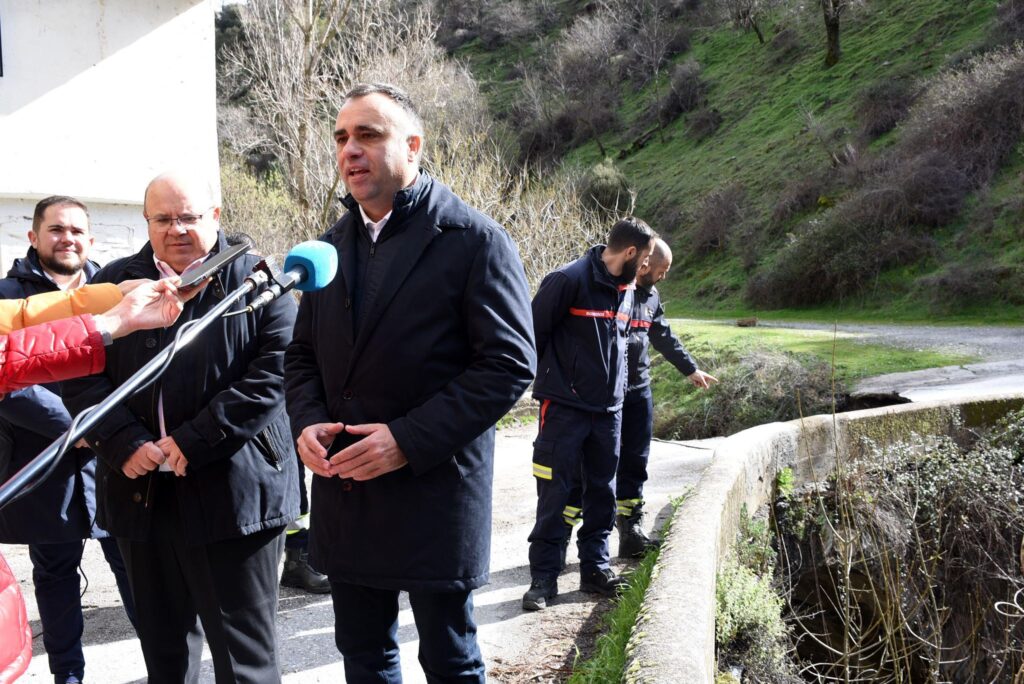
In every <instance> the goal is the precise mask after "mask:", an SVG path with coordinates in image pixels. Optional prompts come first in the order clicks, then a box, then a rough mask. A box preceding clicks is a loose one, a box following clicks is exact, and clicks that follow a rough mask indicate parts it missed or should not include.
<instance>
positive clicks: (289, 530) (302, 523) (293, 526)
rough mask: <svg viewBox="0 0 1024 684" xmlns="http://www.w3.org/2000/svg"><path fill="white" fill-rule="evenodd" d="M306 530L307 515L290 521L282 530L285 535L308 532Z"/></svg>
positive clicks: (307, 525)
mask: <svg viewBox="0 0 1024 684" xmlns="http://www.w3.org/2000/svg"><path fill="white" fill-rule="evenodd" d="M308 529H309V513H304V514H303V515H300V516H299V517H298V518H296V519H295V520H292V521H291V522H290V523H288V526H287V527H285V528H284V533H285V534H295V533H296V532H301V531H302V530H308Z"/></svg>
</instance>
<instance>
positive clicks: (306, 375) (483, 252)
mask: <svg viewBox="0 0 1024 684" xmlns="http://www.w3.org/2000/svg"><path fill="white" fill-rule="evenodd" d="M345 203H346V206H347V207H348V208H349V212H348V213H347V214H345V215H344V216H343V217H342V218H341V220H340V221H338V223H336V224H335V225H334V226H333V227H332V228H331V229H330V230H329V231H327V233H326V234H325V235H324V236H323V237H322V238H321V239H322V240H324V241H326V242H328V243H330V244H333V245H334V246H335V247H336V248H337V249H338V254H339V257H340V270H339V273H338V277H337V278H335V279H334V282H333V283H331V284H330V285H328V286H327V287H326V288H325V289H323V290H321V291H319V292H314V293H310V294H305V295H303V297H302V301H301V303H300V305H299V316H298V321H297V322H296V325H295V336H294V339H293V341H292V344H291V346H289V347H288V355H287V361H286V363H285V385H286V387H287V393H288V413H289V415H290V417H291V420H292V430H293V432H294V434H295V435H296V436H297V435H298V434H299V433H300V432H301V431H302V430H303V428H305V427H307V426H309V425H312V424H315V423H324V422H334V421H341V422H343V423H346V424H362V423H387V425H388V426H389V428H390V429H391V432H392V434H393V435H394V437H395V440H396V441H397V442H398V446H399V447H400V448H401V449H402V452H403V453H404V454H405V457H406V458H407V459H408V461H409V463H408V465H407V466H405V467H403V468H400V469H398V470H396V471H394V472H391V473H387V474H385V475H383V476H380V477H377V478H375V479H372V480H367V481H363V482H351V481H343V480H341V479H339V478H336V477H333V478H323V477H314V479H313V494H312V512H311V520H312V526H311V538H312V539H311V550H310V553H311V562H312V564H313V565H314V566H315V567H316V568H317V569H319V570H321V571H322V572H325V573H327V574H328V575H329V576H330V577H331V579H333V580H340V581H346V582H351V583H354V584H361V585H366V586H373V587H379V588H385V589H425V590H435V591H445V590H466V589H473V588H476V587H479V586H481V585H483V584H485V583H486V582H487V579H488V564H489V561H490V539H491V486H492V479H493V471H494V466H493V456H494V424H495V422H496V421H497V420H498V419H499V418H500V417H501V416H502V415H504V414H505V412H506V411H508V409H509V408H510V407H511V406H512V405H513V404H514V403H515V402H516V400H517V399H518V398H519V397H520V396H521V395H522V393H523V392H524V391H525V390H526V387H527V385H529V383H530V380H531V379H532V378H533V371H534V367H535V364H536V359H535V356H534V350H533V336H532V333H531V323H530V308H529V306H530V303H529V294H528V291H527V285H526V275H525V272H524V270H523V265H522V262H521V261H520V260H519V255H518V254H517V252H516V248H515V245H514V244H513V243H512V241H511V240H510V239H509V237H508V235H507V234H506V233H505V231H504V230H502V228H501V227H500V226H499V225H497V224H496V223H495V222H494V221H493V220H491V219H489V218H488V217H486V216H484V215H483V214H481V213H479V212H477V211H475V210H474V209H472V208H470V207H469V206H467V205H466V204H465V203H464V202H462V200H460V199H459V198H458V197H456V196H455V195H454V194H453V193H452V192H451V190H449V189H448V188H447V187H446V186H444V185H443V184H441V183H440V182H438V181H436V180H433V179H432V178H431V177H430V176H428V175H427V174H425V173H421V174H420V176H419V179H418V180H417V181H416V183H415V184H414V185H413V186H411V187H409V188H406V189H405V190H402V191H401V192H399V193H397V194H396V195H395V200H394V211H393V213H392V215H391V218H390V219H389V221H388V223H387V225H386V226H385V227H384V230H383V231H382V233H381V235H380V237H379V238H378V241H377V243H376V245H373V246H372V247H371V245H370V243H369V241H368V238H366V237H365V235H364V234H363V231H364V230H365V227H364V226H363V222H362V218H361V216H360V214H359V209H358V207H357V206H356V204H355V203H354V202H353V201H352V198H351V197H348V198H346V200H345ZM371 249H372V253H371ZM357 252H358V253H357ZM378 258H380V259H384V263H385V265H386V270H383V271H378V269H377V267H376V262H375V260H376V259H378ZM358 264H363V266H361V267H357V266H358ZM357 273H362V277H361V279H359V280H360V282H357V275H356V274H357ZM356 297H359V298H360V301H361V307H360V321H359V323H358V332H357V331H356V326H357V324H356V321H355V320H354V311H353V309H354V300H355V298H356ZM354 441H355V438H354V437H353V436H351V435H345V434H342V435H339V438H338V439H337V440H336V444H335V445H334V446H332V448H331V450H330V452H331V453H334V452H336V451H337V450H338V449H340V448H342V447H344V446H347V445H348V444H351V443H353V442H354Z"/></svg>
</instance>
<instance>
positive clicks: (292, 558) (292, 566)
mask: <svg viewBox="0 0 1024 684" xmlns="http://www.w3.org/2000/svg"><path fill="white" fill-rule="evenodd" d="M281 586H282V587H294V588H295V589H302V590H303V591H307V592H309V593H310V594H327V593H329V592H330V591H331V582H330V580H328V579H327V575H321V574H320V573H319V572H317V571H316V570H314V569H313V568H311V567H310V565H309V554H308V553H307V552H306V550H305V549H289V548H285V550H284V573H283V574H282V575H281Z"/></svg>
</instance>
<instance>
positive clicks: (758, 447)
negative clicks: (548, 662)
mask: <svg viewBox="0 0 1024 684" xmlns="http://www.w3.org/2000/svg"><path fill="white" fill-rule="evenodd" d="M1022 406H1024V394H1015V395H1000V396H992V397H984V398H978V399H972V400H968V401H963V402H954V401H944V402H934V403H928V404H901V405H899V406H890V407H884V408H878V409H868V410H864V411H854V412H850V413H841V414H837V415H834V416H812V417H810V418H805V419H802V420H794V421H790V422H788V423H771V424H768V425H761V426H758V427H755V428H751V429H749V430H744V431H743V432H739V433H737V434H735V435H733V436H732V437H729V438H728V439H726V440H725V441H723V442H722V443H721V444H720V445H719V446H718V448H717V449H715V454H714V457H713V458H712V461H711V465H710V466H708V469H707V470H706V471H705V472H704V474H703V475H702V476H701V479H700V482H699V483H698V484H697V487H696V488H695V489H694V491H693V493H692V494H691V495H690V496H689V497H687V499H686V500H685V501H684V502H683V504H682V505H681V506H679V508H678V509H677V510H676V512H675V514H674V516H673V520H672V532H671V534H670V535H669V538H668V539H667V540H666V543H665V545H664V547H663V548H662V550H661V556H660V557H659V559H658V564H657V566H656V567H655V571H654V575H653V577H652V580H651V585H650V588H649V589H648V591H647V596H646V598H645V599H644V605H643V607H642V609H641V611H640V616H639V618H638V620H637V625H636V627H635V628H634V630H633V635H632V637H631V638H630V641H629V645H628V646H627V656H628V659H627V669H626V677H625V680H626V681H628V682H644V683H647V682H659V683H661V682H664V683H665V684H669V683H671V684H679V683H680V682H684V683H686V684H698V683H701V682H709V683H710V682H713V681H714V677H715V671H716V667H715V578H716V574H717V572H718V566H719V563H720V562H721V560H722V559H723V558H724V556H725V554H726V552H727V551H728V550H729V548H730V547H731V546H732V544H733V543H734V542H735V539H736V532H737V527H738V524H739V516H740V511H741V510H742V509H743V507H744V506H745V507H746V508H747V510H749V511H756V510H757V509H759V508H760V507H761V506H763V505H764V504H766V503H768V502H770V501H771V499H772V489H773V486H774V483H775V478H776V474H777V473H778V471H779V470H780V469H782V468H787V467H788V468H791V469H792V470H793V473H794V475H795V478H796V482H797V483H798V484H799V483H802V482H810V481H818V480H823V479H824V478H825V477H827V475H828V474H829V473H830V472H831V471H832V469H833V468H835V465H836V463H837V459H846V458H849V457H850V456H851V455H854V456H856V455H857V453H858V452H859V451H860V450H861V449H863V448H865V440H866V439H869V440H870V441H871V442H873V443H875V444H877V445H887V444H893V443H896V442H901V441H905V440H906V439H907V438H908V437H909V436H910V435H911V434H919V435H924V434H936V435H937V434H949V433H950V432H951V429H952V426H953V422H954V420H955V417H956V416H957V414H959V415H960V416H961V419H962V420H963V422H964V423H965V424H966V425H967V426H968V427H972V426H984V425H989V424H991V423H992V422H994V421H995V420H996V419H998V418H1000V417H1001V416H1003V415H1005V414H1006V413H1008V412H1009V411H1011V410H1015V409H1018V408H1020V407H1022Z"/></svg>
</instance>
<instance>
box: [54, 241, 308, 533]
mask: <svg viewBox="0 0 1024 684" xmlns="http://www.w3.org/2000/svg"><path fill="white" fill-rule="evenodd" d="M223 247H224V238H223V234H221V235H220V236H219V239H218V244H217V247H215V249H216V250H219V249H222V248H223ZM257 261H258V257H255V256H250V255H246V256H244V257H242V258H240V259H238V260H236V261H235V262H234V263H232V264H231V265H229V266H228V267H227V268H225V269H224V270H223V271H221V272H220V273H219V274H218V275H217V276H215V277H214V279H213V282H211V283H210V284H209V285H207V286H206V288H205V289H204V290H203V291H202V292H200V293H199V294H198V295H197V296H196V297H195V298H194V299H192V300H191V301H190V302H188V303H187V304H186V305H185V310H184V312H183V313H182V314H181V317H180V318H179V319H178V321H177V323H175V325H174V326H172V327H171V328H168V329H162V330H144V331H139V332H136V333H133V334H131V335H128V336H127V337H123V338H121V339H119V340H115V341H114V343H113V344H112V345H111V346H110V347H109V348H108V351H107V365H106V369H105V371H104V372H103V373H102V374H100V375H95V376H92V377H90V378H83V379H80V380H70V381H68V382H65V383H64V401H65V403H66V404H67V406H68V408H69V409H71V411H72V412H73V413H77V412H78V411H81V410H83V409H84V408H86V407H87V406H91V405H93V404H95V403H97V402H98V401H100V400H102V399H103V398H104V397H106V396H107V395H108V394H109V393H110V391H111V390H112V389H113V388H114V387H116V386H118V385H120V384H121V383H123V382H124V381H125V380H127V379H128V378H129V377H130V376H131V375H132V374H133V373H134V372H135V371H136V370H138V369H139V368H141V367H142V366H143V365H144V364H145V363H146V362H148V361H149V360H150V359H152V358H153V357H154V356H155V355H156V354H157V353H158V352H159V351H160V349H162V348H164V347H166V346H167V345H169V344H170V343H171V341H172V340H173V339H174V335H175V333H176V332H177V330H178V328H180V327H181V326H182V325H183V324H184V323H186V322H188V321H191V320H194V319H198V318H201V317H202V315H203V314H204V313H206V312H207V311H209V310H210V309H211V308H213V307H214V306H216V305H217V303H218V302H220V301H222V300H223V299H224V296H225V293H230V292H233V291H234V290H236V289H237V288H238V287H239V286H241V285H242V282H243V280H244V278H245V277H246V276H247V275H249V273H250V272H251V271H252V267H253V265H254V264H255V263H256V262H257ZM157 277H159V275H158V272H157V270H156V266H155V264H154V263H153V248H152V247H151V246H150V245H148V244H147V245H146V246H145V247H143V248H142V250H140V251H139V252H138V253H137V254H135V255H133V256H130V257H126V258H124V259H119V260H117V261H115V262H113V263H111V264H110V265H108V266H106V267H104V268H103V269H101V270H100V272H99V273H97V274H96V281H97V282H120V281H122V280H128V279H132V278H157ZM251 298H252V295H251V294H250V295H248V296H247V297H246V299H247V300H248V299H251ZM243 306H244V304H243V303H241V302H240V303H238V304H237V305H236V307H235V308H234V309H233V310H237V309H241V308H242V307H243ZM294 321H295V302H294V301H293V300H292V298H291V297H280V298H278V299H277V300H276V301H274V302H273V303H272V304H270V305H269V306H267V307H266V308H264V309H260V310H259V311H257V312H256V313H254V314H253V313H250V314H246V315H241V316H232V317H230V318H226V319H224V320H223V321H221V322H218V323H216V324H214V325H212V326H210V327H209V328H207V329H206V330H204V331H203V332H202V333H201V334H200V335H199V337H198V338H197V339H196V340H195V341H194V342H193V343H192V344H190V345H188V346H186V347H184V348H183V349H182V350H181V351H180V352H179V353H178V354H177V355H176V356H175V357H174V360H173V361H172V362H171V364H170V367H169V368H168V369H167V371H166V372H165V373H164V374H163V376H161V378H160V380H158V381H157V382H156V383H155V384H153V385H151V386H150V387H148V388H146V389H144V390H143V391H141V392H140V393H138V394H136V395H135V396H134V397H132V398H131V399H129V400H128V401H127V402H125V403H124V404H122V405H121V406H119V407H117V408H115V409H114V410H112V411H111V412H110V413H109V414H108V415H107V417H106V418H105V419H104V420H102V421H101V422H100V423H99V424H98V425H97V426H96V427H95V428H93V430H92V431H91V432H90V433H89V434H88V439H89V443H90V444H92V446H93V447H94V449H95V450H96V453H97V454H98V455H99V466H98V468H97V481H98V492H97V493H98V497H97V498H98V508H99V522H100V524H101V525H102V526H103V527H104V529H106V530H107V531H109V532H110V533H111V534H113V535H114V536H116V537H120V538H128V539H134V540H145V539H146V538H147V535H148V533H149V523H150V512H151V510H152V507H151V506H150V503H151V502H150V497H151V495H152V494H153V490H154V487H153V482H152V479H153V478H154V477H165V475H157V474H155V473H150V474H149V475H146V476H144V477H140V478H137V479H134V480H132V479H129V478H127V477H125V475H124V474H123V473H122V472H121V466H122V465H123V464H124V462H125V461H126V460H127V459H128V457H129V456H131V455H132V454H133V453H134V452H135V450H136V449H137V448H138V447H139V446H141V445H142V444H144V443H145V442H149V441H153V442H155V441H157V440H159V439H160V426H159V422H158V417H157V400H158V397H159V396H160V392H161V391H162V392H163V398H164V417H165V421H166V423H165V424H166V426H167V430H168V434H170V435H171V436H173V437H174V439H175V441H176V442H177V444H178V447H179V448H180V449H181V451H182V453H183V454H185V457H186V458H187V459H188V470H187V473H186V476H185V477H181V478H175V490H176V493H177V498H178V504H179V508H180V511H181V517H182V520H183V521H184V524H183V529H184V534H185V539H186V540H187V541H188V542H189V543H191V544H204V543H209V542H213V541H216V540H218V539H228V538H232V537H239V536H243V535H246V534H251V533H253V532H257V531H259V530H263V529H268V528H272V527H278V526H282V525H286V524H287V523H288V522H289V521H291V520H293V519H294V518H295V517H296V516H297V515H298V512H299V486H298V467H297V460H296V457H295V451H294V447H293V446H292V441H291V439H290V438H289V434H288V419H287V416H286V415H285V412H284V387H283V384H282V375H283V363H284V350H285V347H286V346H287V344H288V340H289V339H290V337H291V329H292V326H293V324H294Z"/></svg>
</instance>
